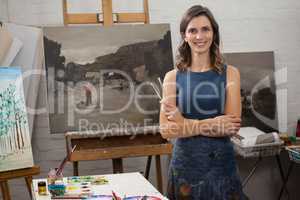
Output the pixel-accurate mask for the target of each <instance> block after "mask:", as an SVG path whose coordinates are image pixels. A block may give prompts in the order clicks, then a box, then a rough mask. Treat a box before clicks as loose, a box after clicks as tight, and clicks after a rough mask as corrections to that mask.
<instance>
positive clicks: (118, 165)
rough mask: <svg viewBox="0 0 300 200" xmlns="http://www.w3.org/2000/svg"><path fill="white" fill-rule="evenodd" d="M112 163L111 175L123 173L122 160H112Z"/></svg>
mask: <svg viewBox="0 0 300 200" xmlns="http://www.w3.org/2000/svg"><path fill="white" fill-rule="evenodd" d="M112 161H113V173H114V174H116V173H123V160H122V158H116V159H112Z"/></svg>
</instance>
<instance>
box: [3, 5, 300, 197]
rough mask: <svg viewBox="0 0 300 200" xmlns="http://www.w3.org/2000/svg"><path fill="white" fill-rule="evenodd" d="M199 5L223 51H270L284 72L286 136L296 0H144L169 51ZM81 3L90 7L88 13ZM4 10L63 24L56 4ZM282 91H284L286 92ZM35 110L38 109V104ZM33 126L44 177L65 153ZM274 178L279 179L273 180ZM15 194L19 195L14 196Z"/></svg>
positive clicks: (295, 99) (294, 79) (291, 111)
mask: <svg viewBox="0 0 300 200" xmlns="http://www.w3.org/2000/svg"><path fill="white" fill-rule="evenodd" d="M98 1H99V0H81V2H79V0H76V1H75V0H72V2H73V3H72V7H71V10H70V11H71V12H78V11H80V10H82V11H84V12H93V10H100V9H99V6H100V4H99V6H98V5H97V2H98ZM0 2H1V4H0V19H2V20H3V19H4V18H5V17H3V14H2V11H3V4H2V2H3V0H0ZM141 2H142V0H122V1H120V0H114V1H113V5H114V11H116V12H120V11H123V12H128V11H131V10H132V11H134V12H135V11H140V10H142V4H141ZM199 3H201V4H203V5H205V6H207V7H209V8H210V9H211V10H212V12H213V13H214V15H215V17H216V18H217V21H218V22H219V25H220V29H221V37H222V43H223V47H222V49H223V51H224V52H245V51H274V52H275V69H276V70H279V69H284V68H286V69H287V77H286V75H285V74H284V73H280V74H279V75H278V77H280V78H279V79H277V82H278V80H280V81H281V82H283V84H281V85H280V86H279V89H281V90H280V91H279V92H278V93H283V95H281V96H278V106H279V108H280V109H279V110H280V111H279V112H280V113H279V116H280V129H281V130H282V131H285V130H286V129H287V128H288V130H289V132H290V133H294V130H295V124H296V120H297V118H298V117H299V116H300V100H299V99H300V89H299V85H300V78H298V77H299V75H300V68H299V67H298V66H299V63H300V53H299V52H300V26H299V24H300V1H298V0H284V1H282V0H268V1H261V0H244V1H241V0H227V1H223V0H214V1H212V0H205V1H203V0H202V1H200V0H197V1H196V0H184V1H183V0H149V8H150V22H151V23H170V24H171V32H172V43H173V51H174V52H175V51H176V50H175V49H176V46H177V44H178V41H179V34H178V29H179V21H180V18H181V16H182V14H183V12H184V11H185V10H186V9H187V8H188V7H190V6H191V5H193V4H199ZM87 5H91V6H92V7H94V8H92V9H90V8H89V7H87ZM9 6H10V9H9V13H8V15H9V21H11V22H14V21H15V22H17V23H24V24H31V25H45V24H47V25H59V24H60V25H61V24H62V21H63V20H62V5H61V0H51V1H49V0H22V1H21V0H9ZM100 7H101V6H100ZM23 17H24V18H23ZM283 71H285V70H283ZM258 73H259V72H258ZM286 79H287V83H286V81H285V80H286ZM286 88H288V91H287V92H286ZM286 94H287V99H286V96H285V95H286ZM39 98H40V101H41V102H44V101H43V100H42V99H43V97H41V96H40V97H39ZM39 106H43V105H42V103H40V104H39ZM286 107H287V109H286ZM285 118H287V119H285ZM35 125H36V127H35V128H36V129H35V135H34V136H33V149H34V157H35V162H36V163H37V164H38V165H40V166H41V168H42V174H41V176H45V174H46V172H47V170H48V168H49V167H50V166H56V165H57V164H58V162H59V160H60V159H61V158H62V157H63V156H64V155H65V143H64V140H63V136H62V135H50V134H49V132H48V127H47V116H46V115H42V116H38V117H37V122H36V123H35ZM106 166H107V165H106ZM272 166H274V163H273V164H272ZM82 168H84V170H85V171H84V172H87V173H89V174H93V173H94V172H95V173H97V172H96V170H99V169H100V170H102V172H103V171H104V172H106V171H107V169H106V168H104V167H103V166H101V165H99V164H92V165H87V166H86V167H82ZM275 168H276V167H275ZM275 168H274V169H273V168H272V170H271V171H270V169H269V167H267V169H263V170H264V171H261V172H263V174H267V176H268V177H267V176H266V175H263V176H264V177H265V179H266V180H262V179H259V181H260V182H261V183H260V184H259V185H261V184H263V186H266V187H267V185H272V184H271V183H273V182H274V174H273V173H276V174H277V171H276V170H277V169H275ZM105 170H106V171H105ZM66 171H67V172H66V173H67V174H70V173H71V170H70V168H69V167H68V168H67V169H66ZM269 175H270V176H269ZM258 178H260V177H258ZM275 179H276V180H277V181H280V180H278V176H277V178H276V177H275ZM276 180H275V181H276ZM279 184H280V183H278V185H279ZM21 185H22V186H21ZM14 186H15V188H17V189H20V188H21V187H23V183H22V184H19V185H18V184H17V183H16V184H15V185H14ZM253 191H254V192H253V194H250V196H253V197H255V195H257V194H255V190H253ZM266 191H267V193H266V194H263V195H266V196H265V197H264V199H274V194H272V193H274V191H273V188H272V187H270V186H269V190H268V189H266ZM275 192H277V191H275ZM250 193H251V191H250ZM18 194H20V195H21V193H20V192H18ZM272 195H273V197H272ZM268 197H269V198H268ZM17 199H18V198H17ZM254 199H259V198H254Z"/></svg>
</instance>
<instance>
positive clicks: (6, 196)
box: [0, 181, 11, 200]
mask: <svg viewBox="0 0 300 200" xmlns="http://www.w3.org/2000/svg"><path fill="white" fill-rule="evenodd" d="M0 184H1V191H2V197H3V200H11V198H10V194H9V187H8V183H7V181H2V182H0Z"/></svg>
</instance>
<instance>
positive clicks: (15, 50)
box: [1, 38, 23, 66]
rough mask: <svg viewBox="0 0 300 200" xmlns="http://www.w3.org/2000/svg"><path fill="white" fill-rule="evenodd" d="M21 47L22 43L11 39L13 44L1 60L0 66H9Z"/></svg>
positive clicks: (16, 39)
mask: <svg viewBox="0 0 300 200" xmlns="http://www.w3.org/2000/svg"><path fill="white" fill-rule="evenodd" d="M22 46H23V42H21V40H19V39H18V38H13V42H12V44H11V46H10V48H9V50H8V52H7V54H6V56H5V58H4V60H3V62H2V63H1V65H2V66H11V64H12V62H13V61H14V59H15V57H16V56H17V54H18V53H19V51H20V50H21V48H22Z"/></svg>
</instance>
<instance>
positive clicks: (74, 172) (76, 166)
mask: <svg viewBox="0 0 300 200" xmlns="http://www.w3.org/2000/svg"><path fill="white" fill-rule="evenodd" d="M78 174H79V173H78V161H73V175H74V176H78Z"/></svg>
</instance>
